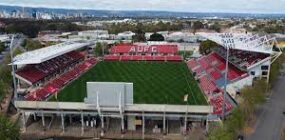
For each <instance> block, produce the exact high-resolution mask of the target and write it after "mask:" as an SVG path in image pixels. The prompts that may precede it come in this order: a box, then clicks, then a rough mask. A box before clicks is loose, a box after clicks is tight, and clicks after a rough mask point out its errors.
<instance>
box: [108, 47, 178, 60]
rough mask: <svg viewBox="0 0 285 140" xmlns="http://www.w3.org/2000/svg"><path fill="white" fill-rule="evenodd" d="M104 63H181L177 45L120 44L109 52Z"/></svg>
mask: <svg viewBox="0 0 285 140" xmlns="http://www.w3.org/2000/svg"><path fill="white" fill-rule="evenodd" d="M109 53H110V54H109V55H105V56H104V60H105V61H114V60H119V61H182V57H181V56H180V55H178V47H177V45H150V46H148V45H134V44H120V45H116V46H113V47H112V48H110V50H109Z"/></svg>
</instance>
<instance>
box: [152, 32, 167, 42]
mask: <svg viewBox="0 0 285 140" xmlns="http://www.w3.org/2000/svg"><path fill="white" fill-rule="evenodd" d="M149 41H164V37H163V35H161V34H159V33H153V34H152V35H150V38H149Z"/></svg>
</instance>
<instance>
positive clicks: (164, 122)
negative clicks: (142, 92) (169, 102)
mask: <svg viewBox="0 0 285 140" xmlns="http://www.w3.org/2000/svg"><path fill="white" fill-rule="evenodd" d="M165 128H166V116H165V113H163V134H164V135H166V134H167V132H166V129H165Z"/></svg>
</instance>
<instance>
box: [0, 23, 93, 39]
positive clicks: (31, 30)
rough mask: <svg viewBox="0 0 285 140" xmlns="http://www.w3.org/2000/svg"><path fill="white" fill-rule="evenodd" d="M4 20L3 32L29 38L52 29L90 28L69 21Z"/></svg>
mask: <svg viewBox="0 0 285 140" xmlns="http://www.w3.org/2000/svg"><path fill="white" fill-rule="evenodd" d="M3 22H4V23H5V22H6V26H5V27H3V28H2V29H0V31H2V32H5V33H23V34H24V35H27V36H28V37H29V38H35V37H37V35H38V33H39V32H40V31H45V30H52V31H64V32H68V31H81V30H87V29H92V28H91V27H87V26H79V25H76V24H74V23H72V22H70V21H44V20H39V21H34V20H33V21H31V20H26V21H25V20H15V21H13V22H8V21H3Z"/></svg>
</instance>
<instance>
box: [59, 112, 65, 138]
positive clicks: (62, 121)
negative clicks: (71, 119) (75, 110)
mask: <svg viewBox="0 0 285 140" xmlns="http://www.w3.org/2000/svg"><path fill="white" fill-rule="evenodd" d="M60 116H61V127H62V132H63V133H64V130H65V128H64V115H63V113H61V114H60Z"/></svg>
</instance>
